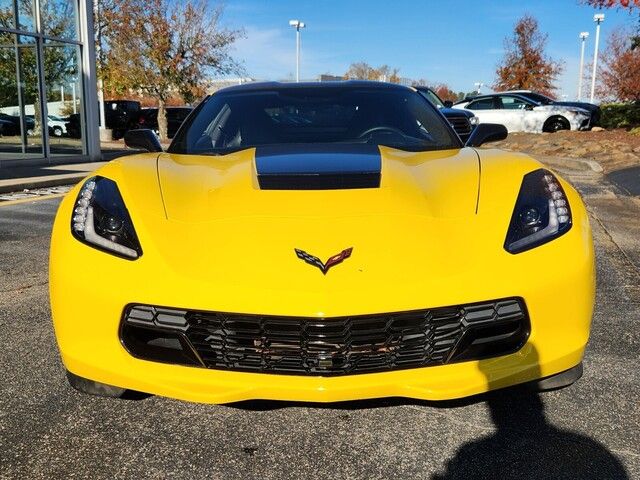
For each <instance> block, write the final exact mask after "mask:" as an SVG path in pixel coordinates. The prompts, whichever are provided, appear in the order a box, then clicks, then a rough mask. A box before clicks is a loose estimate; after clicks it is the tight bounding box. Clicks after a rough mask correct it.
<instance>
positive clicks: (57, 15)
mask: <svg viewBox="0 0 640 480" xmlns="http://www.w3.org/2000/svg"><path fill="white" fill-rule="evenodd" d="M92 8H93V2H92V0H0V169H3V168H11V167H14V166H21V165H28V164H32V165H33V164H35V165H47V164H55V163H68V162H81V161H85V162H86V161H93V160H99V158H100V138H99V130H98V116H99V113H98V97H97V93H96V71H95V68H96V67H95V65H96V62H95V47H94V42H93V16H92V15H91V12H92Z"/></svg>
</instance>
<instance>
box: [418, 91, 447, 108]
mask: <svg viewBox="0 0 640 480" xmlns="http://www.w3.org/2000/svg"><path fill="white" fill-rule="evenodd" d="M418 91H419V92H420V93H421V94H422V95H424V96H425V98H426V99H427V100H429V101H430V102H431V103H433V104H434V105H435V106H436V107H440V108H444V103H442V100H440V97H438V96H437V95H436V94H435V93H434V92H432V91H431V90H418Z"/></svg>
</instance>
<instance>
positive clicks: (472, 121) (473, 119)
mask: <svg viewBox="0 0 640 480" xmlns="http://www.w3.org/2000/svg"><path fill="white" fill-rule="evenodd" d="M469 123H470V124H471V126H473V127H475V126H476V125H478V124H479V123H480V119H479V118H478V117H476V116H475V115H474V116H473V117H470V118H469Z"/></svg>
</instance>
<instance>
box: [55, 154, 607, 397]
mask: <svg viewBox="0 0 640 480" xmlns="http://www.w3.org/2000/svg"><path fill="white" fill-rule="evenodd" d="M380 149H381V153H382V159H383V164H382V165H383V166H382V183H381V187H380V188H378V189H357V190H315V191H276V190H271V191H265V190H260V189H259V188H258V186H257V182H256V175H255V164H254V160H253V155H254V151H253V150H252V149H250V150H245V151H242V152H238V153H235V154H230V155H226V156H224V157H212V156H176V155H170V154H161V155H160V156H158V154H142V155H134V156H130V157H124V158H122V159H119V160H117V161H113V162H111V163H109V164H107V165H105V166H104V167H103V168H101V169H100V170H99V171H98V172H97V174H99V175H102V176H105V177H108V178H111V179H113V180H114V181H116V182H117V184H118V187H119V189H120V192H121V194H122V197H123V199H124V201H125V203H126V205H127V207H128V209H129V212H130V215H131V217H132V220H133V223H134V225H135V228H136V232H137V234H138V237H139V240H140V244H141V245H142V250H143V255H142V257H140V258H139V259H137V260H135V261H129V260H124V259H121V258H118V257H115V256H112V255H109V254H107V253H104V252H102V251H99V250H96V249H94V248H92V247H90V246H87V245H85V244H82V243H80V242H78V241H77V240H76V239H74V238H73V237H72V235H71V233H70V218H71V212H72V207H73V203H74V201H75V198H76V196H77V194H78V189H79V187H76V188H75V189H74V190H73V191H71V192H70V193H69V195H68V196H67V197H66V198H65V199H64V200H63V202H62V203H61V205H60V209H59V212H58V216H57V218H56V221H55V224H54V229H53V235H52V244H51V257H50V285H51V306H52V313H53V320H54V327H55V331H56V337H57V340H58V344H59V347H60V351H61V354H62V359H63V361H64V363H65V366H66V367H67V368H68V369H69V370H70V371H71V372H73V373H75V374H77V375H79V376H82V377H85V378H89V379H92V380H96V381H99V382H102V383H107V384H110V385H115V386H121V387H125V388H130V389H134V390H139V391H143V392H149V393H154V394H159V395H166V396H169V397H174V398H180V399H184V400H191V401H199V402H215V403H220V402H231V401H237V400H244V399H254V398H260V399H281V400H297V401H319V402H327V401H339V400H351V399H360V398H373V397H383V396H406V397H413V398H420V399H429V400H441V399H449V398H458V397H462V396H467V395H472V394H475V393H480V392H484V391H487V390H489V389H493V388H500V387H505V386H509V385H513V384H517V383H521V382H524V381H528V380H533V379H535V378H540V377H544V376H549V375H552V374H555V373H559V372H562V371H564V370H567V369H569V368H571V367H573V366H575V365H577V364H578V363H579V362H580V361H581V359H582V355H583V352H584V348H585V345H586V343H587V341H588V337H589V327H590V322H591V316H592V310H593V303H594V285H595V272H594V253H593V246H592V240H591V231H590V227H589V224H588V217H587V214H586V211H585V209H584V206H583V204H582V201H581V200H580V198H579V196H578V194H577V193H576V192H575V190H574V189H573V188H572V187H571V186H570V185H569V184H567V183H566V182H564V181H562V180H561V183H562V186H563V188H564V190H565V192H566V194H567V197H568V200H569V203H570V205H571V209H572V214H573V226H572V228H571V230H569V232H568V233H566V234H565V235H563V236H561V237H560V238H558V239H556V240H553V241H551V242H549V243H547V244H545V245H542V246H540V247H537V248H534V249H532V250H529V251H526V252H523V253H520V254H518V255H512V254H509V253H508V252H506V251H505V250H504V248H503V243H504V239H505V236H506V232H507V227H508V225H509V221H510V218H511V214H512V211H513V208H514V204H515V200H516V196H517V194H518V191H519V188H520V184H521V182H522V177H523V176H524V174H526V173H528V172H530V171H532V170H535V169H537V168H540V164H539V163H538V162H536V161H535V160H533V159H531V158H529V157H526V156H523V155H518V154H512V153H505V152H500V151H497V150H483V151H480V155H481V160H480V161H479V159H478V154H476V152H475V151H474V150H473V149H470V148H465V149H462V150H449V151H441V152H420V153H407V152H400V151H397V150H391V149H387V148H384V147H380ZM348 247H353V253H352V255H351V257H350V258H348V259H347V260H345V261H344V262H343V263H342V264H340V265H338V266H335V267H333V268H332V269H331V270H330V271H329V273H328V274H327V275H323V274H322V273H321V272H320V270H318V269H317V268H314V267H312V266H309V265H308V264H306V263H304V262H302V261H300V259H298V258H297V257H296V255H295V253H294V248H301V249H303V250H305V251H307V252H309V253H311V254H313V255H315V256H318V257H320V258H322V259H323V260H325V259H326V258H328V257H329V256H331V255H333V254H335V253H337V252H340V251H341V250H343V249H345V248H348ZM513 296H518V297H522V298H524V300H525V302H526V305H527V309H528V312H529V315H530V319H531V326H532V327H531V335H530V338H529V341H528V342H527V344H526V345H525V346H524V347H523V348H522V349H521V350H520V351H519V352H517V353H514V354H512V355H507V356H503V357H499V358H493V359H488V360H482V361H469V362H464V363H458V364H451V365H444V366H437V367H425V368H419V369H410V370H400V371H394V372H384V373H372V374H357V375H350V376H343V377H306V376H293V375H273V374H256V373H244V372H229V371H221V370H211V369H204V368H198V367H184V366H176V365H167V364H161V363H155V362H150V361H145V360H139V359H136V358H134V357H132V356H131V355H129V354H128V353H127V352H126V350H125V349H124V348H123V347H122V345H121V344H120V341H119V337H118V328H119V324H120V320H121V316H122V313H123V309H124V307H125V306H126V305H127V304H129V303H142V304H151V305H158V306H167V307H174V308H185V309H198V310H210V311H223V312H238V313H256V314H265V315H269V314H272V315H288V316H305V317H309V316H311V317H325V318H330V317H337V316H344V315H360V314H369V313H382V312H397V311H405V310H415V309H425V308H433V307H439V306H447V305H456V304H462V303H471V302H480V301H488V300H493V299H498V298H503V297H513Z"/></svg>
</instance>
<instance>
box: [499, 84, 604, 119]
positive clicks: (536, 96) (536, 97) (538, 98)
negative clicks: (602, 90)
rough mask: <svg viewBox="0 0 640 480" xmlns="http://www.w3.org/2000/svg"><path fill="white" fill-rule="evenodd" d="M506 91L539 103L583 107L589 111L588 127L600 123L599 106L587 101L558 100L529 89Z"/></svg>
mask: <svg viewBox="0 0 640 480" xmlns="http://www.w3.org/2000/svg"><path fill="white" fill-rule="evenodd" d="M508 93H517V94H518V95H522V96H523V97H526V98H528V99H530V100H533V101H534V102H536V103H539V104H540V105H563V106H565V107H578V108H583V109H584V110H587V111H589V112H590V113H591V122H590V124H589V126H590V127H594V126H596V125H599V124H600V114H601V112H600V107H599V106H598V105H595V104H593V103H588V102H559V101H557V100H554V99H553V98H550V97H547V96H546V95H543V94H541V93H537V92H532V91H531V90H511V91H509V92H508Z"/></svg>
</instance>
